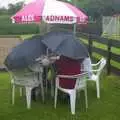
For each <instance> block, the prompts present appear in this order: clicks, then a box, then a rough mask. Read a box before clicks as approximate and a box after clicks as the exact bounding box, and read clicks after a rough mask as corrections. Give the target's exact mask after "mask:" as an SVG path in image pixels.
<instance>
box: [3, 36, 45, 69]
mask: <svg viewBox="0 0 120 120" xmlns="http://www.w3.org/2000/svg"><path fill="white" fill-rule="evenodd" d="M41 39H42V37H41V36H34V37H32V38H31V39H28V40H25V41H24V42H23V43H21V44H19V45H18V46H16V47H15V48H13V50H12V51H11V53H9V54H8V56H7V57H6V59H5V61H4V64H5V65H6V66H7V67H8V68H9V69H20V68H25V67H28V66H29V65H31V64H34V63H36V59H37V58H38V57H41V56H44V55H45V54H46V46H45V45H44V44H43V43H42V42H41Z"/></svg>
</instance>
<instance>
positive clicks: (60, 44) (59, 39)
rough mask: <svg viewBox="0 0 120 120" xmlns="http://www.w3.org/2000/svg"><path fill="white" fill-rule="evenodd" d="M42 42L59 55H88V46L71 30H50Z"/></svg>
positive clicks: (78, 56) (71, 56) (79, 56)
mask: <svg viewBox="0 0 120 120" xmlns="http://www.w3.org/2000/svg"><path fill="white" fill-rule="evenodd" d="M42 42H43V43H44V44H45V45H46V46H47V47H48V48H49V49H50V50H51V51H52V52H55V53H56V54H59V55H63V56H66V57H69V58H73V59H82V58H85V57H88V51H87V49H86V47H85V46H84V45H83V44H82V43H81V42H80V41H79V40H77V39H76V38H75V36H74V35H73V34H72V33H70V32H59V31H57V32H49V33H47V34H46V35H44V37H43V39H42Z"/></svg>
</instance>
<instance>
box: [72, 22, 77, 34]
mask: <svg viewBox="0 0 120 120" xmlns="http://www.w3.org/2000/svg"><path fill="white" fill-rule="evenodd" d="M76 27H77V26H76V23H75V24H74V26H73V33H74V35H76Z"/></svg>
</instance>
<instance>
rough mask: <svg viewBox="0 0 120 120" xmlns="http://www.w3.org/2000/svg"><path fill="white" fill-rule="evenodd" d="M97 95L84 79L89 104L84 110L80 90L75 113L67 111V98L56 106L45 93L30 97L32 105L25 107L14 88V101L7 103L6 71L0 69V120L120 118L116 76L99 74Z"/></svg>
mask: <svg viewBox="0 0 120 120" xmlns="http://www.w3.org/2000/svg"><path fill="white" fill-rule="evenodd" d="M100 83H101V99H100V100H98V99H97V98H96V89H95V84H94V83H93V82H89V83H88V103H89V107H88V110H87V112H86V111H85V104H84V94H83V92H81V96H80V98H79V97H78V98H77V105H76V115H75V116H72V115H71V113H70V109H69V105H68V101H67V100H58V104H57V109H54V108H53V99H52V98H51V97H50V96H47V97H46V102H45V103H42V100H41V99H37V101H32V108H31V109H30V110H27V109H26V105H25V103H26V101H25V96H23V97H20V96H19V94H18V91H17V92H16V98H15V100H16V103H15V105H14V106H12V105H11V89H10V79H9V76H8V74H7V73H6V72H1V73H0V96H1V97H0V120H43V119H44V120H119V118H120V114H119V112H120V77H117V76H106V74H105V72H104V74H103V75H102V78H101V82H100ZM78 100H79V101H78Z"/></svg>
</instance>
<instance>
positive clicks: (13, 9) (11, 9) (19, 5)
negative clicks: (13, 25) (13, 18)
mask: <svg viewBox="0 0 120 120" xmlns="http://www.w3.org/2000/svg"><path fill="white" fill-rule="evenodd" d="M23 4H24V3H23V2H18V3H16V4H9V5H8V14H15V13H16V12H17V11H18V10H20V9H21V8H22V6H23Z"/></svg>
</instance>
